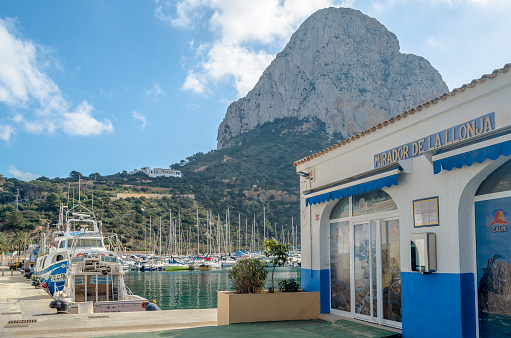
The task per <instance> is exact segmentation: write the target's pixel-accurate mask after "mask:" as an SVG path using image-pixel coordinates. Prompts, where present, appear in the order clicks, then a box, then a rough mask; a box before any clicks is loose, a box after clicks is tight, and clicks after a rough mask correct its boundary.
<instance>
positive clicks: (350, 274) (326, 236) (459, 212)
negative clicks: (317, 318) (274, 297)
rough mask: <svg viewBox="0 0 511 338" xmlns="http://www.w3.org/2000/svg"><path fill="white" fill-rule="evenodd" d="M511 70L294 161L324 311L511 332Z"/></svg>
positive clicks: (469, 331) (309, 262)
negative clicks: (510, 227) (509, 229)
mask: <svg viewBox="0 0 511 338" xmlns="http://www.w3.org/2000/svg"><path fill="white" fill-rule="evenodd" d="M510 69H511V64H507V65H505V66H504V68H502V69H496V70H495V71H493V73H492V74H488V75H484V76H483V77H482V78H480V79H476V80H473V81H472V82H471V83H469V84H466V85H463V86H462V87H461V88H457V89H454V90H453V91H451V92H448V93H445V94H443V95H441V96H439V97H437V98H435V99H433V100H431V101H428V102H426V103H424V104H421V105H419V106H418V107H415V108H412V109H410V110H407V111H405V112H402V113H400V114H397V115H396V116H394V117H392V118H391V119H389V120H387V121H384V122H382V123H380V124H378V125H375V126H373V127H371V128H369V129H367V130H366V131H363V132H361V133H359V134H357V135H355V136H353V137H351V138H349V139H346V140H344V141H342V142H339V143H338V144H335V145H333V146H331V147H329V148H327V149H325V150H323V151H321V152H319V153H317V154H314V155H311V156H307V157H306V158H303V159H301V160H299V161H297V162H295V166H296V171H297V172H298V173H299V174H300V176H301V178H300V197H301V201H300V212H301V227H302V229H301V234H302V272H301V283H302V284H301V285H302V288H303V289H305V290H306V291H319V292H320V295H321V312H323V313H325V312H331V313H335V314H339V315H341V316H345V317H348V318H354V319H359V320H363V321H368V322H372V323H376V324H380V325H386V326H393V327H396V328H401V329H402V336H403V337H504V336H510V335H511V330H510V329H509V327H511V231H508V224H509V223H510V222H511V71H509V70H510ZM396 113H397V112H396Z"/></svg>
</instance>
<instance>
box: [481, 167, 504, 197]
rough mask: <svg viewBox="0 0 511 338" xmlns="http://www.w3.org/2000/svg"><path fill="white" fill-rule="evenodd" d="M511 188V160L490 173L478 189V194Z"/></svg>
mask: <svg viewBox="0 0 511 338" xmlns="http://www.w3.org/2000/svg"><path fill="white" fill-rule="evenodd" d="M508 190H511V160H510V161H507V162H506V163H504V164H503V165H501V166H500V167H499V168H498V169H497V170H495V171H494V172H493V173H491V174H490V175H488V177H486V179H485V180H484V181H483V183H481V185H480V186H479V189H477V192H476V196H479V195H487V194H493V193H496V192H502V191H508Z"/></svg>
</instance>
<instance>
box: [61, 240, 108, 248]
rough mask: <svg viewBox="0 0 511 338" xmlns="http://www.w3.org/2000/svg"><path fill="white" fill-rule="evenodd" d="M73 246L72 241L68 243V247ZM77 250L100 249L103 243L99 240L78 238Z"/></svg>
mask: <svg viewBox="0 0 511 338" xmlns="http://www.w3.org/2000/svg"><path fill="white" fill-rule="evenodd" d="M72 245H73V242H72V241H69V242H68V245H67V246H68V247H71V246H72ZM76 247H77V248H102V247H103V242H102V241H101V239H99V238H80V239H78V240H77V243H76Z"/></svg>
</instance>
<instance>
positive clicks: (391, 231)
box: [380, 219, 401, 326]
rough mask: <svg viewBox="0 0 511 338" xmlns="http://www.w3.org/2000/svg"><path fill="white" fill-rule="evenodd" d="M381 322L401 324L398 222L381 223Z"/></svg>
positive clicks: (393, 324) (395, 220)
mask: <svg viewBox="0 0 511 338" xmlns="http://www.w3.org/2000/svg"><path fill="white" fill-rule="evenodd" d="M380 232H381V250H380V252H381V271H382V273H381V284H382V285H381V290H382V301H381V303H382V309H381V313H382V317H383V318H382V322H383V323H384V324H389V325H392V326H399V325H396V324H397V323H401V257H400V244H399V220H397V219H394V220H385V221H381V231H380ZM392 322H393V323H392Z"/></svg>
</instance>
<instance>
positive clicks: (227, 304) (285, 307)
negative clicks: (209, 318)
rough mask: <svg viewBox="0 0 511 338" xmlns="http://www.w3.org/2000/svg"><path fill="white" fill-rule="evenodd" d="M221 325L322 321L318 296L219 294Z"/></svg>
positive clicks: (299, 293) (302, 293) (278, 293)
mask: <svg viewBox="0 0 511 338" xmlns="http://www.w3.org/2000/svg"><path fill="white" fill-rule="evenodd" d="M217 310H218V311H217V321H218V325H229V324H231V323H248V322H267V321H281V320H302V319H316V318H319V312H320V300H319V292H276V293H246V294H238V293H235V292H234V291H218V306H217Z"/></svg>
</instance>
